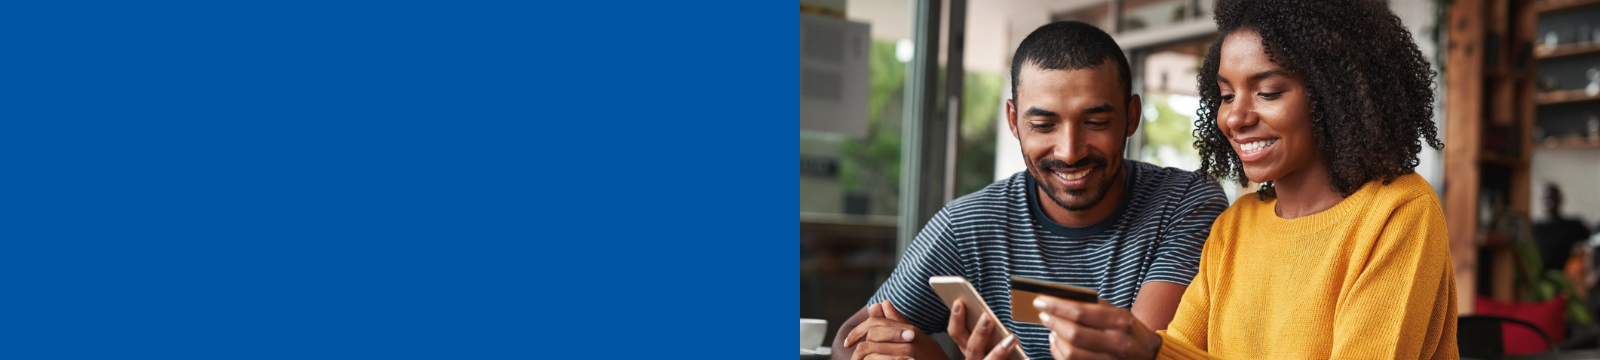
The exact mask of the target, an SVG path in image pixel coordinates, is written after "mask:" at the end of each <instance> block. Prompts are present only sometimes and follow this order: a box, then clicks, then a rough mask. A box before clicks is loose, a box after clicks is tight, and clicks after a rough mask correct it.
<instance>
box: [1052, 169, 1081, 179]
mask: <svg viewBox="0 0 1600 360" xmlns="http://www.w3.org/2000/svg"><path fill="white" fill-rule="evenodd" d="M1085 176H1089V170H1088V169H1084V170H1083V171H1079V172H1075V173H1061V172H1058V173H1056V177H1058V178H1061V180H1068V181H1070V180H1077V179H1082V178H1083V177H1085Z"/></svg>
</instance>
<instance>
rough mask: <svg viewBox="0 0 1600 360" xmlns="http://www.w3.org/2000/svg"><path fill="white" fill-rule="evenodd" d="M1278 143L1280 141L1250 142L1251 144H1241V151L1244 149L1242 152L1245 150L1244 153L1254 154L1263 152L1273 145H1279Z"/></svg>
mask: <svg viewBox="0 0 1600 360" xmlns="http://www.w3.org/2000/svg"><path fill="white" fill-rule="evenodd" d="M1277 142H1278V139H1272V140H1261V141H1255V142H1249V143H1244V144H1239V149H1242V150H1244V152H1247V153H1253V152H1257V151H1261V149H1265V148H1267V147H1268V146H1272V144H1274V143H1277Z"/></svg>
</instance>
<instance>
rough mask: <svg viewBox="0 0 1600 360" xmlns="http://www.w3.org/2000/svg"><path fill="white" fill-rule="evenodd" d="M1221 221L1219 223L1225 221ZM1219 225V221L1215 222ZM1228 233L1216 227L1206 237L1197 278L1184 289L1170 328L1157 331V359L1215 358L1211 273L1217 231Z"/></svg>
mask: <svg viewBox="0 0 1600 360" xmlns="http://www.w3.org/2000/svg"><path fill="white" fill-rule="evenodd" d="M1223 223H1224V221H1218V222H1217V224H1219V225H1220V224H1223ZM1213 226H1218V225H1213ZM1221 233H1226V232H1223V231H1212V232H1211V235H1210V237H1209V238H1207V239H1206V244H1207V245H1206V247H1205V250H1203V251H1201V255H1200V265H1199V266H1198V270H1197V271H1196V273H1195V276H1194V281H1192V282H1190V283H1189V288H1188V289H1185V290H1184V291H1183V301H1182V302H1179V303H1178V312H1177V313H1176V314H1175V315H1173V318H1172V323H1171V324H1168V325H1167V329H1166V330H1161V331H1156V333H1157V334H1161V351H1160V352H1157V353H1156V359H1212V358H1214V357H1212V356H1211V355H1209V354H1207V353H1206V344H1207V341H1206V336H1207V329H1208V328H1209V327H1210V322H1211V321H1210V320H1211V319H1210V316H1211V315H1210V314H1211V285H1210V284H1211V281H1210V277H1209V276H1208V275H1209V273H1210V271H1212V268H1211V266H1214V265H1216V262H1217V260H1216V259H1214V258H1213V257H1214V256H1215V255H1214V253H1215V250H1213V249H1214V248H1215V245H1213V244H1219V242H1220V241H1221V240H1218V239H1217V235H1218V234H1221Z"/></svg>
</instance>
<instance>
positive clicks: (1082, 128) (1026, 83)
mask: <svg viewBox="0 0 1600 360" xmlns="http://www.w3.org/2000/svg"><path fill="white" fill-rule="evenodd" d="M1017 78H1018V81H1017V82H1018V83H1017V98H1016V99H1013V100H1010V101H1007V102H1006V120H1007V121H1008V122H1010V126H1011V134H1012V135H1013V136H1016V137H1017V142H1019V143H1021V144H1022V158H1023V160H1024V161H1025V162H1026V163H1027V165H1028V172H1029V173H1031V174H1033V177H1034V178H1035V179H1038V180H1039V186H1040V187H1041V188H1043V190H1044V192H1045V193H1046V194H1048V195H1049V196H1050V199H1051V200H1054V201H1055V203H1056V204H1057V205H1060V206H1061V207H1063V208H1066V209H1067V210H1069V211H1083V210H1088V209H1089V208H1092V207H1094V206H1095V205H1096V204H1099V203H1100V200H1101V199H1104V198H1105V197H1106V193H1108V192H1110V190H1111V187H1112V185H1114V184H1115V182H1116V180H1117V175H1118V174H1120V173H1121V172H1122V149H1123V147H1124V146H1126V145H1127V138H1128V136H1129V135H1133V131H1134V130H1135V129H1137V128H1138V116H1139V113H1138V109H1139V101H1138V97H1137V96H1135V97H1133V98H1131V99H1129V98H1127V95H1126V94H1127V93H1126V92H1125V91H1124V90H1123V88H1122V82H1121V79H1120V78H1119V73H1118V71H1117V66H1116V64H1114V62H1113V61H1111V60H1107V61H1104V62H1103V63H1101V64H1100V65H1098V66H1095V67H1092V68H1087V69H1078V70H1043V69H1039V68H1038V67H1036V66H1034V65H1032V64H1028V65H1024V66H1023V68H1022V70H1021V71H1020V72H1019V74H1018V77H1017Z"/></svg>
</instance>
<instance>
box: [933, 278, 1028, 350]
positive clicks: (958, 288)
mask: <svg viewBox="0 0 1600 360" xmlns="http://www.w3.org/2000/svg"><path fill="white" fill-rule="evenodd" d="M928 285H932V286H933V292H934V293H938V294H939V298H940V299H944V305H945V306H950V307H954V306H955V303H956V300H961V303H962V304H964V305H966V310H967V319H966V324H967V331H972V329H974V328H977V327H978V319H979V317H978V314H988V315H989V318H990V319H992V320H993V321H994V322H995V324H994V325H995V326H994V330H993V331H991V332H990V333H989V343H988V344H986V345H984V348H985V349H993V348H994V347H995V346H996V345H999V344H1000V341H1001V340H1005V338H1006V336H1010V335H1011V331H1010V330H1006V326H1005V324H1003V323H1001V322H1000V317H999V316H995V315H994V311H990V310H989V304H988V303H985V302H983V297H981V296H978V289H976V288H973V287H972V283H969V282H967V279H966V278H963V277H960V276H934V277H931V278H928ZM1028 307H1029V308H1032V307H1033V305H1032V304H1031V303H1030V304H1029V305H1028ZM1012 310H1015V309H1012ZM1024 358H1025V357H1024V356H1023V355H1022V342H1021V341H1020V339H1019V340H1018V341H1017V345H1013V346H1011V354H1008V355H1006V359H1009V360H1022V359H1024Z"/></svg>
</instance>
